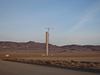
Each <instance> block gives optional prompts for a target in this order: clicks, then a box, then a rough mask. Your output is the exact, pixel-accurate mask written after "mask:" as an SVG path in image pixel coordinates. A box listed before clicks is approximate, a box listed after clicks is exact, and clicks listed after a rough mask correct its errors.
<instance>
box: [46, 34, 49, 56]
mask: <svg viewBox="0 0 100 75" xmlns="http://www.w3.org/2000/svg"><path fill="white" fill-rule="evenodd" d="M48 37H49V33H48V32H46V56H48V54H49V51H48V49H49V48H48V42H49V41H48V40H49V39H48Z"/></svg>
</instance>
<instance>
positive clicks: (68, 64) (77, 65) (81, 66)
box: [3, 58, 100, 73]
mask: <svg viewBox="0 0 100 75" xmlns="http://www.w3.org/2000/svg"><path fill="white" fill-rule="evenodd" d="M3 60H6V61H14V62H21V63H28V64H37V65H45V66H50V67H59V68H64V69H71V70H78V71H79V70H80V71H87V72H95V73H100V62H87V61H74V60H71V61H66V60H36V59H25V58H5V59H3Z"/></svg>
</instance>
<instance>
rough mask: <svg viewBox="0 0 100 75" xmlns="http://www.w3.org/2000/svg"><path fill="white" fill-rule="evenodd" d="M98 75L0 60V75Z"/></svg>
mask: <svg viewBox="0 0 100 75" xmlns="http://www.w3.org/2000/svg"><path fill="white" fill-rule="evenodd" d="M73 74H74V75H99V74H97V73H90V72H81V71H74V70H66V69H60V68H54V67H47V66H40V65H32V64H24V63H17V62H10V61H2V60H0V75H73Z"/></svg>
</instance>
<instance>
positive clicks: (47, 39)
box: [46, 28, 53, 56]
mask: <svg viewBox="0 0 100 75" xmlns="http://www.w3.org/2000/svg"><path fill="white" fill-rule="evenodd" d="M46 29H48V31H47V32H46V56H48V55H49V30H50V29H53V28H46Z"/></svg>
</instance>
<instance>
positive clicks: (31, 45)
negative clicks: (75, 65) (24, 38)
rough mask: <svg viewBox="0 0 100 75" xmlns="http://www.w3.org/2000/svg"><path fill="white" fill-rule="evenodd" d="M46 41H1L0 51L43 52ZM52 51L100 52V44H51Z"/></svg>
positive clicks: (50, 50) (50, 49)
mask: <svg viewBox="0 0 100 75" xmlns="http://www.w3.org/2000/svg"><path fill="white" fill-rule="evenodd" d="M45 48H46V47H45V43H37V42H34V41H29V42H21V43H18V42H4V41H1V42H0V52H22V53H23V52H24V53H27V52H28V53H30V52H31V53H40V52H41V53H43V52H45ZM49 52H51V53H67V52H68V53H78V52H100V45H98V46H96V45H84V46H81V45H65V46H56V45H52V44H49Z"/></svg>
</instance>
